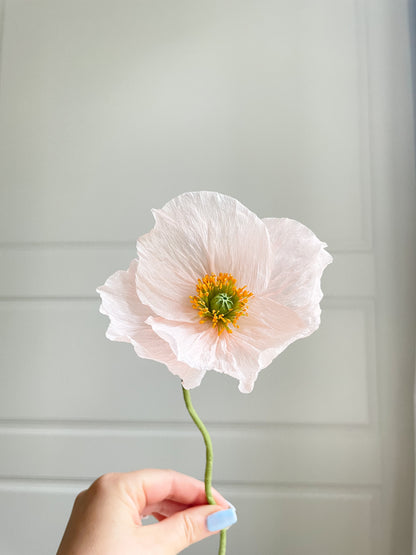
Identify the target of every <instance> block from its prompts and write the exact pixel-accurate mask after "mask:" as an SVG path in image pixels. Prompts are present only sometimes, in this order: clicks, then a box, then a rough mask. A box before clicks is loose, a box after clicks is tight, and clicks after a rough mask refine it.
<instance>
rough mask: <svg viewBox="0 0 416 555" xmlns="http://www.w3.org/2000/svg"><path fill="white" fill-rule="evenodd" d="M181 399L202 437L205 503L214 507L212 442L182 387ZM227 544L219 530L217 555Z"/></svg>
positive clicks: (186, 390)
mask: <svg viewBox="0 0 416 555" xmlns="http://www.w3.org/2000/svg"><path fill="white" fill-rule="evenodd" d="M182 392H183V398H184V401H185V405H186V408H187V409H188V412H189V414H190V416H191V418H192V420H193V421H194V422H195V424H196V427H197V428H198V430H199V431H200V432H201V434H202V437H203V438H204V443H205V448H206V463H205V495H206V498H207V502H208V504H209V505H216V503H215V499H214V498H213V496H212V464H213V460H214V454H213V450H212V442H211V438H210V436H209V433H208V430H207V429H206V428H205V425H204V423H203V422H202V420H201V419H200V418H199V416H198V415H197V413H196V411H195V409H194V407H193V405H192V401H191V394H190V393H189V390H188V389H185V388H184V387H182ZM226 542H227V532H226V530H221V534H220V549H219V551H218V555H225V548H226Z"/></svg>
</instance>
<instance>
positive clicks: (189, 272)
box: [136, 191, 272, 322]
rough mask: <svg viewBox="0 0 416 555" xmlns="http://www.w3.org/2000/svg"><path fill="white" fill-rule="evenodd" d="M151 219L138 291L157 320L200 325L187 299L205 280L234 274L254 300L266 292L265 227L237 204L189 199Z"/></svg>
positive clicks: (217, 197) (200, 195) (142, 245)
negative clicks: (162, 319) (206, 276)
mask: <svg viewBox="0 0 416 555" xmlns="http://www.w3.org/2000/svg"><path fill="white" fill-rule="evenodd" d="M153 213H154V216H155V220H156V223H155V227H154V229H153V230H152V231H151V232H150V233H148V234H147V235H144V236H143V237H141V238H139V240H138V242H137V252H138V256H139V266H138V271H137V281H136V285H137V291H138V295H139V297H140V299H141V300H142V302H143V303H144V304H146V305H148V306H150V307H151V308H152V310H153V311H154V312H155V314H157V315H158V316H161V317H163V318H166V319H168V320H174V321H179V322H198V321H199V317H198V312H197V311H196V310H195V309H193V308H192V305H191V303H190V301H189V296H190V295H194V294H195V286H196V284H197V282H198V279H200V278H203V277H204V276H205V275H206V274H212V273H214V274H217V275H218V274H219V273H221V272H222V273H230V274H232V275H233V276H234V277H235V278H236V280H237V282H238V284H239V286H240V287H242V286H244V285H246V286H247V288H248V290H249V291H251V292H253V293H254V294H261V293H262V292H263V291H264V290H265V289H266V288H267V286H268V283H269V280H270V273H271V262H272V252H271V248H270V239H269V234H268V232H267V228H266V225H265V224H264V222H263V221H262V220H261V219H260V218H258V217H257V216H256V215H255V214H254V213H253V212H251V211H250V210H248V208H246V207H245V206H243V205H242V204H241V203H240V202H238V201H237V200H235V199H233V198H231V197H228V196H225V195H221V194H219V193H214V192H207V191H203V192H197V193H185V194H183V195H180V196H179V197H177V198H175V199H173V200H171V201H170V202H168V203H167V204H166V205H165V206H164V207H163V208H162V209H161V210H155V211H153Z"/></svg>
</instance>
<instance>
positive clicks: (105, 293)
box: [97, 260, 205, 388]
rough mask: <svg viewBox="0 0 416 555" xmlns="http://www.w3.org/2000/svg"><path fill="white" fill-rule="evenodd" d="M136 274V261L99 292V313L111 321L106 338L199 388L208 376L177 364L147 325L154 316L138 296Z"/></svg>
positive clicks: (169, 349) (188, 384)
mask: <svg viewBox="0 0 416 555" xmlns="http://www.w3.org/2000/svg"><path fill="white" fill-rule="evenodd" d="M136 270H137V260H133V261H132V262H131V264H130V266H129V268H128V270H127V271H124V270H120V271H118V272H116V273H115V274H113V275H112V276H110V277H109V278H108V279H107V281H106V282H105V284H104V285H103V286H102V287H99V288H98V289H97V291H98V292H99V293H100V295H101V299H102V303H101V306H100V312H101V313H102V314H105V315H107V316H109V318H110V325H109V327H108V329H107V332H106V337H107V338H108V339H111V340H113V341H123V342H126V343H131V344H132V345H133V347H134V350H135V351H136V353H137V354H138V355H139V356H140V357H142V358H149V359H152V360H155V361H157V362H162V363H163V364H166V365H167V366H168V368H169V370H170V371H171V372H172V373H173V374H175V375H177V376H179V377H180V378H181V379H182V380H183V383H184V386H185V387H188V388H192V387H196V386H198V385H199V384H200V383H201V380H202V378H203V377H204V374H205V372H201V371H200V370H195V369H194V368H191V367H189V366H188V365H187V364H185V363H183V362H180V361H178V360H177V358H176V357H175V355H174V353H173V352H172V349H171V348H170V347H169V344H168V343H167V342H166V341H163V340H162V339H161V338H160V337H159V336H158V335H157V334H156V333H155V332H154V331H153V329H152V328H151V326H149V325H148V324H146V323H145V321H146V319H147V318H148V317H149V316H150V315H151V314H152V312H151V310H150V309H149V307H148V306H146V305H144V304H143V303H142V302H141V301H140V299H139V298H138V296H137V291H136Z"/></svg>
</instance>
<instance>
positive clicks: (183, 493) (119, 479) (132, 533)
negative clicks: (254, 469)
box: [57, 469, 237, 555]
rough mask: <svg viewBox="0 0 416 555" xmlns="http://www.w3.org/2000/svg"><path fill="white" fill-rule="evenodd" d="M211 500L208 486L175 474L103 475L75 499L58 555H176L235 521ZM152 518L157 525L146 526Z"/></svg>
mask: <svg viewBox="0 0 416 555" xmlns="http://www.w3.org/2000/svg"><path fill="white" fill-rule="evenodd" d="M213 496H214V499H215V501H216V502H217V505H207V504H206V498H205V489H204V484H203V483H202V482H200V481H199V480H196V479H195V478H191V477H190V476H186V475H185V474H180V473H178V472H174V471H173V470H156V469H148V470H138V471H136V472H127V473H123V474H105V475H104V476H101V477H100V478H98V480H96V481H95V482H94V483H93V484H91V486H90V487H89V488H88V489H87V490H85V491H83V492H81V493H80V494H79V495H78V496H77V498H76V500H75V503H74V507H73V510H72V514H71V517H70V519H69V522H68V525H67V527H66V530H65V533H64V536H63V538H62V541H61V545H60V546H59V549H58V552H57V555H140V554H143V555H176V554H177V553H179V552H180V551H182V550H183V549H185V548H186V547H188V546H189V545H191V544H193V543H196V542H198V541H199V540H202V539H203V538H206V537H208V536H211V535H213V534H215V533H217V532H218V531H219V530H220V529H221V528H227V527H229V526H231V525H232V524H234V523H235V522H236V521H237V516H236V513H235V509H234V508H233V507H232V508H230V504H229V503H228V502H227V501H226V500H225V499H224V498H223V497H222V496H221V495H220V494H219V493H218V492H216V491H215V490H213ZM148 515H153V516H154V517H155V518H156V519H157V520H158V521H159V522H158V523H156V524H150V525H148V526H142V518H143V517H145V516H148ZM210 515H212V516H210ZM209 530H211V532H210V531H209Z"/></svg>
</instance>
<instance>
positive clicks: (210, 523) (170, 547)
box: [144, 505, 237, 553]
mask: <svg viewBox="0 0 416 555" xmlns="http://www.w3.org/2000/svg"><path fill="white" fill-rule="evenodd" d="M227 507H228V505H227ZM236 521H237V515H236V512H235V509H234V508H229V507H228V508H227V509H224V508H221V507H219V506H218V505H200V506H198V507H191V508H190V509H186V510H185V511H181V512H178V513H175V514H174V515H173V516H171V517H169V518H166V519H164V520H162V521H161V522H159V523H158V524H151V525H149V526H146V527H145V528H144V530H145V531H146V533H147V534H149V535H152V534H154V533H155V531H154V530H156V528H157V534H158V536H159V538H163V544H164V545H165V546H166V547H167V550H166V553H179V552H180V551H182V550H184V549H185V548H187V547H188V546H190V545H191V544H193V543H196V542H198V541H200V540H202V539H204V538H207V537H208V536H212V535H213V534H216V533H218V531H219V530H221V529H223V528H228V527H229V526H231V525H232V524H234V523H235V522H236Z"/></svg>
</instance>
